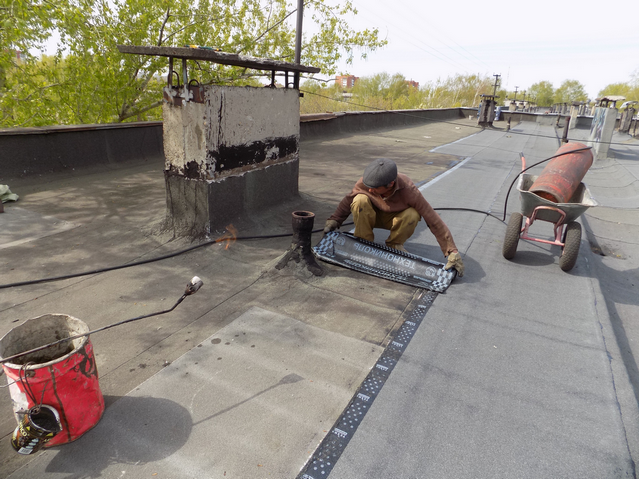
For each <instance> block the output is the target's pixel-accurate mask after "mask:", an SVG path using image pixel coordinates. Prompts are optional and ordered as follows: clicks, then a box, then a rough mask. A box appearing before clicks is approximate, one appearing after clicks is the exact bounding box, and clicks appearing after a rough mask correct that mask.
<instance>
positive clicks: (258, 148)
mask: <svg viewBox="0 0 639 479" xmlns="http://www.w3.org/2000/svg"><path fill="white" fill-rule="evenodd" d="M298 149H299V137H298V136H296V135H294V136H289V137H287V138H271V139H266V140H261V141H255V142H253V143H251V144H248V145H233V146H225V145H220V147H219V148H218V151H215V150H209V151H208V154H207V163H208V164H212V163H214V164H215V171H216V172H222V171H228V170H232V169H234V168H240V167H243V166H248V165H253V164H258V163H262V162H263V161H267V160H279V159H280V158H285V157H287V156H289V155H292V154H294V153H296V152H297V151H298ZM267 153H268V156H267ZM186 176H188V174H187V175H186Z"/></svg>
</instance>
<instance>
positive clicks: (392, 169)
mask: <svg viewBox="0 0 639 479" xmlns="http://www.w3.org/2000/svg"><path fill="white" fill-rule="evenodd" d="M351 213H352V214H353V220H354V222H355V236H357V237H358V238H362V239H365V240H368V241H374V240H375V236H374V234H373V228H383V229H387V230H390V235H389V237H388V239H387V240H386V246H388V247H389V248H393V249H396V250H399V251H406V250H405V249H404V242H406V240H408V238H410V237H411V235H412V234H413V232H414V231H415V227H416V226H417V223H419V220H420V218H424V221H426V224H427V225H428V227H429V228H430V231H431V232H432V233H433V234H434V235H435V238H436V239H437V242H438V243H439V247H440V248H441V249H442V252H443V253H444V256H445V257H447V258H448V263H447V264H446V269H450V268H455V269H456V270H457V275H458V276H463V275H464V263H463V262H462V259H461V255H460V254H459V251H458V250H457V246H455V242H454V241H453V235H452V234H451V233H450V230H449V229H448V226H446V224H445V223H444V221H443V220H442V219H441V218H440V217H439V215H438V214H437V213H436V212H435V210H433V208H432V207H431V206H430V205H429V204H428V202H427V201H426V199H425V198H424V196H423V195H422V193H421V192H420V191H419V190H418V189H417V187H416V186H415V185H414V184H413V182H412V181H411V180H410V178H408V176H406V175H403V174H401V173H397V165H396V164H395V162H394V161H392V160H389V159H387V158H380V159H378V160H374V161H373V162H371V163H370V164H369V165H368V166H367V167H366V170H364V176H362V178H360V179H359V181H358V182H357V183H356V184H355V187H354V188H353V190H352V191H351V192H350V193H349V194H348V195H346V196H345V197H344V199H343V200H342V201H341V202H340V204H339V205H338V206H337V209H336V210H335V213H333V214H332V215H331V217H330V218H329V219H328V220H327V221H326V226H325V227H324V232H325V233H327V232H329V231H333V230H335V229H337V228H339V227H340V226H341V225H342V223H343V222H344V221H345V220H346V218H348V216H349V215H350V214H351Z"/></svg>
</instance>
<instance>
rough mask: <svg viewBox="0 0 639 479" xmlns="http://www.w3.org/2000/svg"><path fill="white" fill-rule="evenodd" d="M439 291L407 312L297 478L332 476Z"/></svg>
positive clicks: (429, 293) (317, 478) (419, 300)
mask: <svg viewBox="0 0 639 479" xmlns="http://www.w3.org/2000/svg"><path fill="white" fill-rule="evenodd" d="M437 294H438V293H436V292H434V291H424V292H423V293H422V296H421V297H419V299H418V300H417V302H416V303H417V304H416V305H415V307H414V308H413V310H412V311H411V312H410V313H405V318H404V322H403V324H402V325H401V327H400V328H399V329H398V330H397V332H396V334H395V336H394V337H393V340H392V341H391V342H390V343H389V344H388V346H386V349H384V352H383V353H382V355H381V356H380V358H379V359H378V361H377V362H376V363H375V366H373V369H371V371H370V373H368V376H366V379H364V382H362V384H361V385H360V387H359V388H358V390H357V392H356V393H355V396H354V397H353V399H351V402H350V403H349V405H348V406H347V407H346V409H345V410H344V412H343V413H342V415H341V416H340V418H339V419H338V420H337V422H336V423H335V425H334V426H333V427H332V428H331V430H330V431H329V432H328V434H327V435H326V437H325V438H324V440H323V441H322V442H321V444H320V445H319V446H318V448H317V449H316V450H315V453H313V456H311V458H310V459H309V461H308V462H307V463H306V465H305V466H304V467H303V468H302V470H301V472H300V473H299V475H298V476H297V479H320V478H325V477H328V475H329V474H330V472H331V471H332V470H333V467H335V463H336V462H337V460H338V459H339V458H340V456H341V455H342V453H343V452H344V449H346V446H347V445H348V443H349V441H350V440H351V438H352V437H353V435H354V434H355V431H357V427H358V426H359V425H360V424H361V422H362V420H363V419H364V416H365V415H366V413H367V412H368V410H369V409H370V407H371V405H372V404H373V401H375V398H376V397H377V395H378V394H379V393H380V391H381V389H382V386H383V385H384V383H385V382H386V380H387V379H388V378H389V377H390V374H391V372H392V371H393V369H394V368H395V365H396V364H397V363H398V362H399V359H400V358H401V356H402V354H403V352H404V351H405V350H406V347H407V346H408V343H409V342H410V340H411V339H412V338H413V336H414V335H415V332H416V331H417V328H418V327H419V325H420V324H421V322H422V320H423V319H424V317H425V316H426V313H427V312H428V309H429V308H430V306H431V305H432V304H433V301H434V300H435V298H436V297H437Z"/></svg>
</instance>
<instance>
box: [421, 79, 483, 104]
mask: <svg viewBox="0 0 639 479" xmlns="http://www.w3.org/2000/svg"><path fill="white" fill-rule="evenodd" d="M493 89H494V88H493V82H492V79H491V78H489V77H481V76H479V75H456V76H454V77H448V78H447V79H446V80H443V81H442V80H437V81H436V82H431V83H428V84H427V85H426V86H425V87H424V93H425V98H424V101H423V103H422V105H421V107H422V108H453V107H476V106H478V105H479V103H480V102H481V95H492V94H493Z"/></svg>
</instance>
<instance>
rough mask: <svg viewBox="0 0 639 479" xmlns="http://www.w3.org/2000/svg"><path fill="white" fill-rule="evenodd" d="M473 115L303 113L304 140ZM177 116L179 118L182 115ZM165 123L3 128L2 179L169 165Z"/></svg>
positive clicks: (466, 111) (456, 111)
mask: <svg viewBox="0 0 639 479" xmlns="http://www.w3.org/2000/svg"><path fill="white" fill-rule="evenodd" d="M502 113H505V112H503V111H502ZM469 115H471V116H473V118H476V116H477V109H476V108H447V109H433V110H400V111H392V112H387V111H381V112H348V113H330V114H317V115H302V117H301V120H302V121H301V123H300V140H301V141H309V140H313V139H321V138H326V137H331V136H334V135H343V134H349V133H356V132H361V131H366V130H373V129H384V128H396V127H398V126H402V125H406V126H410V125H415V124H419V123H423V122H424V121H425V120H426V121H427V120H433V121H449V120H457V119H460V118H467V117H468V116H469ZM518 115H519V114H518ZM174 119H175V120H176V121H177V120H178V118H177V117H174ZM180 121H181V120H180ZM589 124H590V123H589ZM589 124H588V125H589ZM163 125H164V123H163V122H138V123H118V124H107V125H75V126H53V127H43V128H10V129H5V130H0V179H1V181H0V183H2V184H5V183H10V180H11V179H12V178H23V177H29V176H33V175H42V174H47V173H56V172H63V171H71V170H73V169H74V168H76V169H77V168H87V167H95V166H104V165H117V164H121V163H129V162H157V163H159V165H164V168H165V169H167V166H166V155H165V148H166V146H164V145H163V138H164V135H166V131H168V130H167V129H166V126H167V125H164V129H165V131H164V132H163ZM170 130H171V131H174V132H179V133H180V134H181V133H182V129H181V127H180V128H175V125H174V127H173V128H171V129H170ZM193 131H195V130H193ZM197 138H198V136H197V135H195V136H194V139H195V141H193V142H189V144H190V145H191V146H190V147H189V148H193V147H195V148H196V151H195V152H193V151H192V150H187V151H190V153H189V154H191V155H193V157H195V158H202V156H201V152H200V151H198V150H197V145H198V141H197ZM199 138H200V139H201V138H202V137H199ZM200 141H201V143H200V144H202V143H203V142H204V140H203V139H201V140H200ZM173 145H174V146H175V147H176V148H178V147H179V148H183V147H184V146H183V145H180V143H179V142H177V143H175V142H174V143H173ZM169 148H171V147H169ZM180 155H181V157H182V158H183V159H182V164H184V165H186V163H187V161H186V152H185V153H178V152H177V151H176V152H175V153H174V154H173V157H178V156H180ZM198 155H200V156H198ZM160 167H161V166H160Z"/></svg>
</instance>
